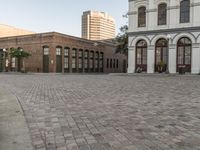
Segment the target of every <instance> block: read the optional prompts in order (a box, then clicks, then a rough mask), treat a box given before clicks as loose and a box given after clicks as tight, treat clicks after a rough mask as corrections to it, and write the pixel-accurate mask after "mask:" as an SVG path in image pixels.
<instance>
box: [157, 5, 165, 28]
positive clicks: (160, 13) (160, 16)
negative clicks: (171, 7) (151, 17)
mask: <svg viewBox="0 0 200 150" xmlns="http://www.w3.org/2000/svg"><path fill="white" fill-rule="evenodd" d="M166 24H167V4H165V3H162V4H159V5H158V25H166Z"/></svg>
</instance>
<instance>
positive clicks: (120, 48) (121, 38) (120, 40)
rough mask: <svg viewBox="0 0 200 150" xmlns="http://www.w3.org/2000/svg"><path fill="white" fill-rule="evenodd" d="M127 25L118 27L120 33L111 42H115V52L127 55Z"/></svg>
mask: <svg viewBox="0 0 200 150" xmlns="http://www.w3.org/2000/svg"><path fill="white" fill-rule="evenodd" d="M127 31H128V26H127V25H124V26H122V27H121V28H120V33H119V34H118V35H117V36H116V38H115V39H114V40H113V43H114V44H116V46H117V48H116V51H115V52H116V53H122V54H124V55H126V56H127V55H128V35H127Z"/></svg>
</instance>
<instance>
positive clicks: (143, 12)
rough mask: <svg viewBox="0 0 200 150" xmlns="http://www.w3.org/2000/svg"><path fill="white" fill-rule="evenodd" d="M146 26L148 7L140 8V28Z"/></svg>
mask: <svg viewBox="0 0 200 150" xmlns="http://www.w3.org/2000/svg"><path fill="white" fill-rule="evenodd" d="M145 26H146V7H144V6H142V7H140V8H138V27H145Z"/></svg>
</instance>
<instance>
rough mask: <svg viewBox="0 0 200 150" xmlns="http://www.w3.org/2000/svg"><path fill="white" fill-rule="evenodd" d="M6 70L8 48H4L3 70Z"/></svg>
mask: <svg viewBox="0 0 200 150" xmlns="http://www.w3.org/2000/svg"><path fill="white" fill-rule="evenodd" d="M5 71H6V49H5V48H4V49H3V72H5Z"/></svg>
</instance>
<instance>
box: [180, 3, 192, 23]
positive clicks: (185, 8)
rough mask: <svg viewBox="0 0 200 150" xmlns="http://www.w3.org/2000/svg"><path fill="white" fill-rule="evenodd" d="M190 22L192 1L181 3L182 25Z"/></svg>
mask: <svg viewBox="0 0 200 150" xmlns="http://www.w3.org/2000/svg"><path fill="white" fill-rule="evenodd" d="M187 22H190V0H181V2H180V23H187Z"/></svg>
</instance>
